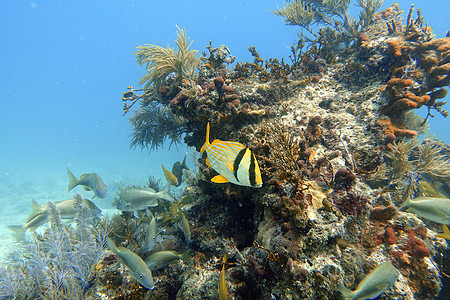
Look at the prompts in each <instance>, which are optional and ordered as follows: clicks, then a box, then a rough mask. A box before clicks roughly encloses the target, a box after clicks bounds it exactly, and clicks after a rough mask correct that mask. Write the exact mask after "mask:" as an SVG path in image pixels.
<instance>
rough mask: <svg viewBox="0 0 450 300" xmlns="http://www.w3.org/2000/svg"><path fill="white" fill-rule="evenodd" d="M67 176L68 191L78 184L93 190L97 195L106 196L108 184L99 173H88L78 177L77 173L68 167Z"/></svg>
mask: <svg viewBox="0 0 450 300" xmlns="http://www.w3.org/2000/svg"><path fill="white" fill-rule="evenodd" d="M67 176H69V185H68V187H67V191H68V192H69V191H70V190H71V189H73V188H74V187H76V186H77V185H81V186H83V188H84V189H85V190H86V191H93V192H94V195H95V196H96V197H99V198H105V197H106V185H105V183H104V182H103V180H102V179H101V178H100V176H98V175H97V173H86V174H83V175H81V176H80V178H76V177H75V175H73V173H72V172H70V170H69V169H67Z"/></svg>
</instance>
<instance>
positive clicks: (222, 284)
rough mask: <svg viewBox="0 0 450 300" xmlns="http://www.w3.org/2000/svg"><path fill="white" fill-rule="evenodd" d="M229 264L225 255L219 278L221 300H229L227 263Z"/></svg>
mask: <svg viewBox="0 0 450 300" xmlns="http://www.w3.org/2000/svg"><path fill="white" fill-rule="evenodd" d="M226 262H227V255H226V254H225V255H224V256H223V258H222V263H223V264H222V271H221V272H220V278H219V300H227V296H228V287H227V282H226V281H225V263H226Z"/></svg>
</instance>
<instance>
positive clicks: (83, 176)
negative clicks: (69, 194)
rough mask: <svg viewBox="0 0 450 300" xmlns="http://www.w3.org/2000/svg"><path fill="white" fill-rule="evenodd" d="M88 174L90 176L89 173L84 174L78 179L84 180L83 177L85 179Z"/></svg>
mask: <svg viewBox="0 0 450 300" xmlns="http://www.w3.org/2000/svg"><path fill="white" fill-rule="evenodd" d="M88 176H89V173H86V174H83V175H81V176H80V179H78V181H82V180H83V179H85V178H86V177H88Z"/></svg>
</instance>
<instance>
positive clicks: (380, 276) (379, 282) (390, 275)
mask: <svg viewBox="0 0 450 300" xmlns="http://www.w3.org/2000/svg"><path fill="white" fill-rule="evenodd" d="M398 275H399V272H398V271H397V269H396V268H395V267H394V266H393V265H392V263H391V262H390V261H386V262H384V263H381V264H379V265H378V266H377V267H376V268H375V269H373V270H372V271H371V272H370V273H369V274H367V276H366V277H364V279H363V280H362V281H361V282H360V283H359V284H358V287H357V288H356V290H354V291H351V290H349V289H347V288H345V287H343V286H339V290H340V292H341V293H342V295H343V296H344V298H345V299H351V300H353V299H358V300H364V299H374V298H376V297H378V296H379V295H381V294H382V293H384V292H385V291H387V290H388V289H390V288H391V287H392V286H394V284H395V282H396V281H397V279H398Z"/></svg>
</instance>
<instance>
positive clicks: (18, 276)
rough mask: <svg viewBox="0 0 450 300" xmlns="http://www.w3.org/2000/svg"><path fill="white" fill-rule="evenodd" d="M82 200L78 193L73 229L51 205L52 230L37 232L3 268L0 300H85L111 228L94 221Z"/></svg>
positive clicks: (76, 195) (12, 255)
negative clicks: (91, 277) (94, 269)
mask: <svg viewBox="0 0 450 300" xmlns="http://www.w3.org/2000/svg"><path fill="white" fill-rule="evenodd" d="M82 201H83V198H82V196H81V195H79V194H75V196H74V208H75V211H76V214H75V217H74V225H73V226H65V225H64V224H63V222H62V221H61V217H60V212H59V210H58V209H57V208H56V206H55V205H54V204H53V203H52V202H49V215H50V226H49V228H48V229H46V230H45V232H44V233H42V234H38V233H35V236H34V239H33V240H32V241H29V242H27V243H26V244H23V245H22V246H21V248H19V249H18V250H16V251H15V252H13V253H12V254H10V256H9V264H8V266H7V267H2V268H1V269H0V274H1V278H0V299H37V298H39V299H85V292H86V290H87V288H88V287H89V286H90V275H91V272H92V270H93V268H94V267H95V265H96V263H97V262H98V261H99V259H100V257H101V255H102V249H103V247H104V243H105V239H106V236H107V235H108V232H109V225H108V222H106V221H101V222H98V221H95V220H92V219H91V218H90V214H89V212H88V208H87V207H85V206H83V205H82Z"/></svg>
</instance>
